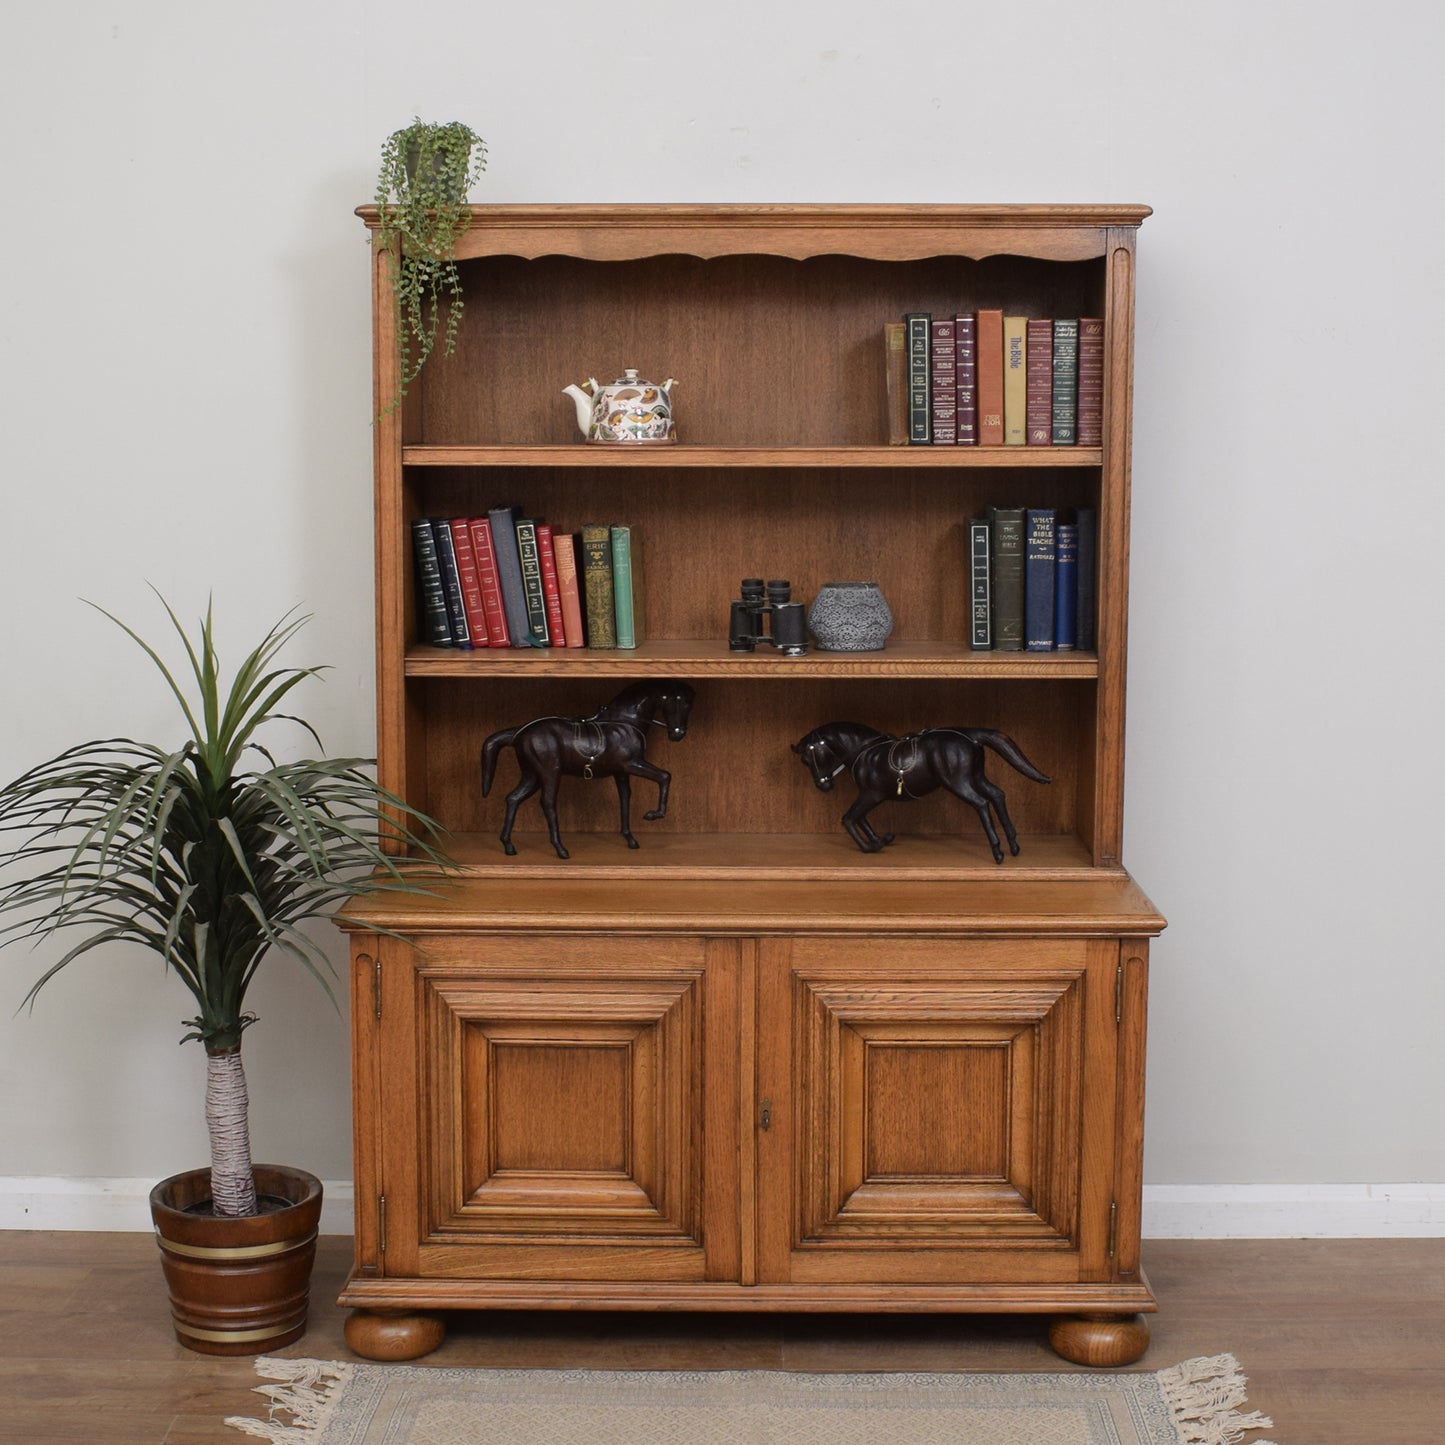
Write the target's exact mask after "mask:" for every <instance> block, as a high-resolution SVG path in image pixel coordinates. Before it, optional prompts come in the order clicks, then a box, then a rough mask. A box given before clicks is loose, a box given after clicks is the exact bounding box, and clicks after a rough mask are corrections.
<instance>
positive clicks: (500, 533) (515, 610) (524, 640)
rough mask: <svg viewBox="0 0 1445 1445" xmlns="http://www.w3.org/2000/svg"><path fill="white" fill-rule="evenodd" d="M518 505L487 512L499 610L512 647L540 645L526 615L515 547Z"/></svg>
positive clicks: (520, 560)
mask: <svg viewBox="0 0 1445 1445" xmlns="http://www.w3.org/2000/svg"><path fill="white" fill-rule="evenodd" d="M521 515H522V509H521V508H520V507H493V508H492V509H491V510H490V511H489V512H488V513H487V520H488V521H489V522H490V523H491V524H492V550H493V551H494V552H495V553H496V554H497V579H498V581H499V582H500V583H501V586H502V610H503V611H504V612H505V613H506V614H507V631H508V632H509V633H510V634H511V638H512V646H513V647H540V646H541V645H542V644H541V643H539V642H538V641H537V638H536V637H535V635H534V634H533V632H532V629H531V626H530V625H529V623H528V619H527V592H526V588H525V587H524V586H523V583H522V559H521V555H520V554H519V553H518V551H517V519H518V518H519V517H520V516H521Z"/></svg>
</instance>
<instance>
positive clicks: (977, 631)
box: [968, 517, 993, 651]
mask: <svg viewBox="0 0 1445 1445" xmlns="http://www.w3.org/2000/svg"><path fill="white" fill-rule="evenodd" d="M988 534H989V525H988V523H987V522H986V521H984V520H983V519H982V518H981V517H975V518H974V519H973V520H972V521H971V522H970V523H969V524H968V581H969V629H968V643H969V646H970V647H972V648H974V649H975V650H977V651H983V650H985V649H987V648H990V647H992V646H993V614H992V596H991V592H990V588H989V566H988V560H989V559H988V554H989V535H988Z"/></svg>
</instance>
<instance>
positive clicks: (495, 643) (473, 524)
mask: <svg viewBox="0 0 1445 1445" xmlns="http://www.w3.org/2000/svg"><path fill="white" fill-rule="evenodd" d="M467 530H468V531H469V532H470V533H471V534H472V552H473V553H474V555H475V556H476V559H477V576H478V577H479V578H480V579H481V584H482V611H483V612H484V614H485V615H486V619H487V645H488V646H489V647H510V646H511V645H512V639H511V635H510V634H509V633H508V631H507V613H506V610H505V608H504V607H503V606H502V579H501V578H500V577H499V576H498V575H497V554H496V551H495V549H494V548H493V546H492V524H491V523H490V522H489V521H488V520H487V519H486V518H485V517H473V518H472V519H471V521H470V522H468V523H467Z"/></svg>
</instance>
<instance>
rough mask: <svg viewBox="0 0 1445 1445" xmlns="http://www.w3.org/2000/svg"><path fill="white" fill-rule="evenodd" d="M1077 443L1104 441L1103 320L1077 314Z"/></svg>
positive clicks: (1094, 445) (1084, 444)
mask: <svg viewBox="0 0 1445 1445" xmlns="http://www.w3.org/2000/svg"><path fill="white" fill-rule="evenodd" d="M1079 445H1080V446H1081V447H1101V446H1103V445H1104V322H1103V320H1102V319H1101V318H1100V317H1097V316H1081V317H1079Z"/></svg>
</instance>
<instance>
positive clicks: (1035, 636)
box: [1024, 507, 1057, 652]
mask: <svg viewBox="0 0 1445 1445" xmlns="http://www.w3.org/2000/svg"><path fill="white" fill-rule="evenodd" d="M1056 521H1057V514H1056V513H1055V511H1054V509H1053V508H1052V507H1030V508H1029V510H1028V513H1027V515H1026V516H1025V518H1024V650H1025V651H1026V652H1052V651H1053V650H1054V590H1055V588H1054V573H1055V552H1056V535H1055V531H1056Z"/></svg>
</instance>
